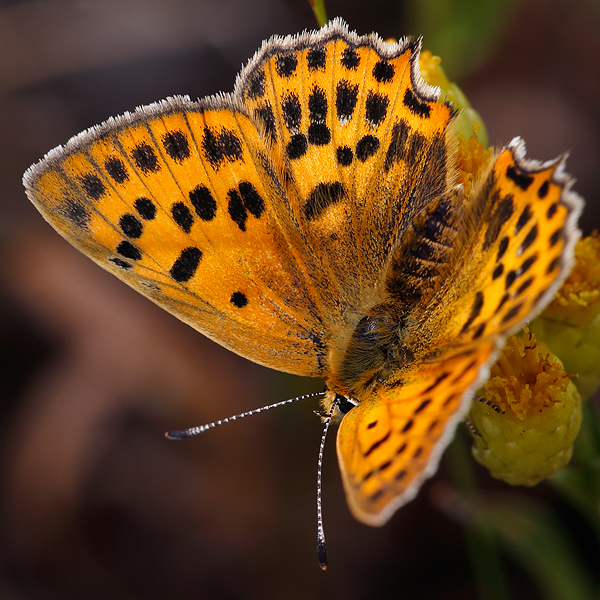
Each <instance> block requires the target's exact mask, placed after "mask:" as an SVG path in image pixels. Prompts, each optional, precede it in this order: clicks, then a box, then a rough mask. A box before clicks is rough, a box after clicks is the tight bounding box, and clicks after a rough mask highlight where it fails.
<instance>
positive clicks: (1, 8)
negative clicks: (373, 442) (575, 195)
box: [0, 0, 600, 600]
mask: <svg viewBox="0 0 600 600" xmlns="http://www.w3.org/2000/svg"><path fill="white" fill-rule="evenodd" d="M481 6H485V7H487V9H486V10H487V12H486V11H485V10H482V9H481ZM488 9H489V10H488ZM328 12H329V16H330V17H334V16H342V17H344V18H345V19H346V21H347V22H348V23H349V25H350V27H351V28H353V29H356V30H357V31H358V32H359V33H360V34H364V33H368V32H370V31H373V30H375V31H377V32H379V33H380V34H381V35H382V36H383V37H384V38H386V37H400V36H402V35H405V34H420V33H423V34H424V35H425V43H424V46H425V47H426V48H430V49H432V50H433V51H434V52H439V53H440V54H442V58H444V57H447V61H446V60H445V61H444V63H443V64H445V65H446V66H447V71H448V74H449V75H450V76H451V77H452V78H457V80H458V81H459V82H460V84H461V86H462V88H463V90H464V91H465V92H466V93H467V95H468V97H469V99H470V100H471V102H472V104H473V105H474V106H475V107H476V108H477V109H478V110H479V111H480V113H481V115H482V117H483V119H484V121H485V123H486V125H487V127H488V131H489V134H490V142H492V143H494V144H501V143H506V142H508V141H510V139H511V138H512V137H513V136H515V135H521V136H522V137H523V138H524V139H525V140H526V142H527V149H528V153H529V156H531V157H533V158H537V159H540V160H546V159H550V158H553V157H554V156H556V155H558V154H560V153H561V152H563V151H565V150H568V149H571V156H570V158H569V162H568V170H569V171H570V172H571V173H572V174H573V175H574V176H575V177H577V180H578V181H577V184H576V188H575V189H576V190H577V191H578V192H579V193H580V194H581V195H583V196H584V197H585V198H586V200H587V203H588V204H587V207H586V213H585V215H584V218H583V219H582V226H583V228H584V230H585V232H586V233H589V232H590V231H591V229H592V228H593V227H594V226H598V225H599V224H600V216H599V210H598V206H599V203H598V190H599V189H600V168H599V165H600V161H599V158H600V144H599V140H600V111H599V110H598V107H599V106H600V77H598V73H600V36H599V35H598V31H600V5H599V4H598V3H597V2H592V1H591V0H590V1H584V0H579V1H578V2H573V3H568V4H567V3H564V2H562V1H560V0H556V1H552V0H523V1H521V2H499V1H497V2H487V3H485V2H483V3H477V2H468V1H467V0H463V1H462V2H454V3H453V2H444V3H441V2H440V3H437V4H436V2H434V1H433V0H429V1H428V2H413V3H401V2H391V1H387V0H369V1H368V2H367V1H364V2H344V1H343V0H337V1H336V2H333V1H330V2H329V3H328ZM471 17H473V18H471ZM473 19H474V20H475V21H474V22H473ZM465 23H466V24H465ZM314 27H315V21H314V17H313V16H312V13H311V11H310V8H309V5H308V3H307V2H305V1H303V0H254V1H249V0H237V1H236V0H231V1H222V0H197V1H195V2H194V1H192V0H152V1H146V2H144V1H142V0H80V1H77V2H75V1H66V0H62V1H61V0H58V1H50V0H31V1H16V0H15V1H12V2H11V1H4V2H1V3H0V211H1V221H0V223H1V230H0V375H1V378H0V400H1V403H0V427H1V433H2V436H1V438H0V490H1V492H0V494H1V495H0V597H1V598H10V599H15V600H20V599H29V598H32V599H46V598H48V599H54V598H69V599H70V598H74V599H79V598H82V599H83V598H86V599H87V598H109V597H110V598H117V599H121V598H123V599H128V600H129V599H131V600H137V599H149V600H152V599H155V598H156V599H158V598H161V599H163V598H174V597H177V598H181V599H184V600H185V599H187V598H224V599H227V598H244V599H253V598H274V599H282V600H283V599H285V600H295V599H298V600H300V599H305V598H313V599H320V598H327V599H328V600H335V599H338V598H339V599H344V600H351V599H354V598H402V599H404V600H409V599H413V598H415V599H428V598H436V599H437V598H444V599H452V598H460V599H470V598H476V597H477V592H476V588H475V586H474V583H473V575H472V573H471V567H470V564H469V560H468V556H467V551H466V549H465V545H464V537H463V530H462V528H461V527H460V525H459V524H457V523H456V522H454V521H453V520H452V519H451V518H449V517H447V516H446V515H445V514H444V513H443V512H441V511H440V510H438V509H437V508H436V506H437V505H438V504H439V503H436V502H434V499H435V498H436V497H437V495H438V494H439V491H440V490H444V489H445V486H447V485H448V471H447V468H446V467H445V466H444V465H442V468H441V470H440V472H439V473H438V475H436V477H435V478H434V479H433V480H432V481H430V482H428V483H427V484H426V485H425V486H424V488H423V490H422V491H421V493H420V494H419V496H418V498H417V500H415V501H413V502H412V503H410V504H409V505H407V506H406V507H404V508H403V509H402V510H400V511H399V512H398V513H397V514H396V515H395V516H394V518H393V519H392V520H391V522H390V523H389V524H387V525H386V526H385V527H383V528H381V529H372V528H369V527H366V526H364V525H361V524H359V523H358V522H356V521H355V520H354V519H353V518H352V517H351V515H350V514H349V512H348V509H347V507H346V502H345V499H344V494H343V490H342V485H341V481H340V477H339V472H338V468H337V464H336V458H335V449H334V445H335V444H334V440H333V436H332V437H331V439H330V441H329V446H328V448H327V452H326V460H325V473H324V510H325V528H326V529H325V530H326V534H327V539H328V550H329V558H330V569H329V571H328V572H327V573H322V572H320V571H319V569H318V567H317V562H316V550H315V545H316V522H315V508H314V505H315V479H316V473H315V471H316V463H317V451H318V443H319V438H320V434H321V425H320V423H319V420H318V418H317V417H316V416H315V415H314V414H313V413H312V410H313V409H315V408H317V404H316V401H312V400H306V401H303V402H300V403H297V404H294V405H292V406H288V407H286V408H282V409H279V410H277V411H274V412H272V413H270V414H266V415H261V416H258V417H254V418H252V419H248V420H246V421H244V422H242V423H239V422H238V423H234V424H232V425H228V426H227V427H223V428H220V429H218V430H215V431H212V432H209V433H207V434H205V435H202V436H200V437H198V438H196V439H194V440H188V441H186V442H179V443H176V442H169V441H167V440H165V439H164V437H163V432H164V431H165V430H167V429H173V428H182V427H187V426H192V425H196V424H201V423H204V422H207V421H212V420H214V419H218V418H222V417H225V416H228V415H230V414H233V413H237V412H241V411H244V410H249V409H251V408H255V407H258V406H261V405H263V404H267V403H271V402H276V401H279V400H282V399H285V398H287V397H292V396H296V395H298V394H301V393H307V392H310V391H317V390H319V389H321V386H322V384H321V382H319V381H315V380H309V379H300V378H297V377H292V376H287V375H283V374H279V373H276V372H273V371H269V370H267V369H264V368H262V367H259V366H256V365H254V364H252V363H250V362H248V361H245V360H243V359H241V358H238V357H237V356H235V355H233V354H232V353H230V352H227V351H226V350H224V349H222V348H220V347H219V346H217V345H216V344H214V343H212V342H210V341H209V340H207V339H205V338H203V337H202V336H201V335H199V334H197V333H195V332H194V331H192V330H191V329H189V328H188V327H186V326H185V325H183V324H181V323H179V322H178V321H177V320H176V319H174V318H173V317H171V316H169V315H167V314H166V313H165V312H163V311H162V310H161V309H159V308H157V307H156V306H154V305H153V304H151V303H150V302H148V301H147V300H145V299H143V298H142V297H141V296H138V295H137V294H136V293H135V292H133V291H132V290H130V289H129V288H127V287H126V286H125V285H124V284H122V283H120V282H119V281H117V280H116V279H115V278H113V277H112V276H110V275H108V274H107V273H105V272H104V271H102V270H101V269H100V268H98V267H97V266H95V265H94V264H93V263H92V262H91V261H89V260H88V259H87V258H85V257H83V256H82V255H80V254H78V253H77V252H76V251H75V250H73V249H72V248H71V247H70V246H69V245H68V244H67V243H66V242H64V241H63V240H62V239H61V238H60V237H59V236H58V235H57V234H56V233H54V232H53V231H52V230H51V229H50V227H49V226H47V225H46V224H45V223H44V222H43V220H42V218H41V217H40V216H39V214H37V212H36V211H35V209H34V208H33V207H32V206H31V205H30V204H29V202H28V201H27V199H26V197H25V194H24V191H23V188H22V185H21V175H22V173H23V171H24V170H25V169H26V168H27V167H28V166H29V165H30V164H31V163H32V162H34V161H37V160H38V159H39V158H41V157H42V155H43V154H44V153H45V152H47V151H48V150H49V149H51V148H52V147H54V146H56V145H57V144H60V143H64V142H66V141H67V139H68V138H69V137H70V136H72V135H74V134H76V133H78V132H79V131H81V130H83V129H84V128H87V127H90V126H92V125H94V124H97V123H99V122H101V121H103V120H105V119H107V118H108V117H109V116H111V115H116V114H120V113H123V112H124V111H127V110H133V109H134V108H135V107H136V106H138V105H142V104H147V103H150V102H153V101H156V100H159V99H161V98H164V97H166V96H169V95H174V94H188V95H190V96H191V97H192V98H196V97H202V96H205V95H208V94H213V93H216V92H218V91H220V90H223V91H230V90H232V88H233V83H234V79H235V75H236V73H237V72H238V70H239V68H240V66H241V65H242V64H243V63H245V62H246V61H247V60H248V59H249V58H250V57H251V56H252V54H253V52H254V51H255V50H256V49H257V48H258V47H259V45H260V43H261V41H262V40H263V39H264V38H267V37H269V36H270V35H273V34H276V33H277V34H288V33H295V32H298V31H300V30H302V29H304V28H314ZM478 474H479V475H480V477H481V481H482V484H483V485H484V486H485V489H486V490H488V491H489V493H490V494H494V493H497V492H498V493H502V492H503V491H505V490H506V489H507V486H504V485H502V484H499V483H497V482H494V481H492V480H491V479H490V477H489V476H488V475H487V474H486V473H485V472H484V471H483V470H481V469H479V470H478ZM524 493H526V494H529V495H531V496H532V497H534V498H536V499H539V500H540V501H543V502H544V503H547V504H548V505H549V506H551V507H553V509H555V510H556V511H558V513H559V514H560V515H562V517H564V519H565V522H566V523H567V526H568V527H569V529H570V531H571V533H572V535H573V536H574V540H575V543H576V544H578V543H583V542H581V540H583V541H584V542H586V543H587V542H588V541H589V540H588V539H587V538H586V535H587V534H586V531H585V524H584V523H582V522H581V521H580V520H578V517H577V515H575V514H573V513H572V512H570V509H569V508H568V507H567V506H565V505H564V504H563V503H562V501H561V500H560V499H559V498H557V497H556V495H555V494H554V492H553V491H552V489H551V488H550V487H549V486H547V485H545V484H542V485H540V486H538V487H536V488H534V489H532V490H528V491H526V492H524ZM597 550H598V549H597V548H596V551H597ZM506 568H507V570H508V574H509V578H510V583H511V586H512V590H513V593H514V597H515V598H521V597H522V598H537V597H539V596H538V592H537V591H536V589H535V587H534V585H533V583H532V582H531V581H530V580H529V578H528V576H527V575H526V574H525V573H524V572H523V571H522V570H521V569H520V566H519V564H517V561H514V560H511V559H510V558H508V559H507V561H506Z"/></svg>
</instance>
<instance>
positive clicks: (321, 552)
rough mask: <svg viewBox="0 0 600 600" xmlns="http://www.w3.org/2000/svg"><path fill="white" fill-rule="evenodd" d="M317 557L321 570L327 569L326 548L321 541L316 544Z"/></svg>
mask: <svg viewBox="0 0 600 600" xmlns="http://www.w3.org/2000/svg"><path fill="white" fill-rule="evenodd" d="M317 558H318V559H319V566H320V567H321V570H322V571H327V550H326V549H325V544H324V543H323V542H321V541H319V543H318V544H317Z"/></svg>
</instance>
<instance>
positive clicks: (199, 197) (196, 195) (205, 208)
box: [189, 185, 217, 221]
mask: <svg viewBox="0 0 600 600" xmlns="http://www.w3.org/2000/svg"><path fill="white" fill-rule="evenodd" d="M189 197H190V202H191V203H192V206H193V207H194V209H195V210H196V214H197V215H198V216H199V217H200V218H201V219H202V220H203V221H211V220H212V219H214V218H215V215H216V214H217V202H216V200H215V199H214V198H213V195H212V193H211V191H210V190H209V189H208V188H207V187H206V186H204V185H198V186H196V187H195V188H194V189H193V190H192V191H191V192H190V193H189Z"/></svg>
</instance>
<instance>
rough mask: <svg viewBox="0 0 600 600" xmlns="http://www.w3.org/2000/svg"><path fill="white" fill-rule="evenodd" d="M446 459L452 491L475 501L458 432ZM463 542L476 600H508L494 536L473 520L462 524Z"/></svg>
mask: <svg viewBox="0 0 600 600" xmlns="http://www.w3.org/2000/svg"><path fill="white" fill-rule="evenodd" d="M446 459H447V461H448V470H449V472H450V479H451V480H452V484H453V486H454V489H455V490H456V491H457V492H458V493H459V494H460V495H462V496H465V497H468V498H470V499H476V498H477V496H479V486H478V483H477V477H476V475H475V470H474V469H473V458H472V457H471V454H470V452H469V450H468V447H467V444H466V442H465V437H464V435H462V432H461V431H460V430H459V431H457V433H456V437H455V438H454V441H453V442H452V444H450V446H449V447H448V450H447V451H446ZM465 542H466V546H467V551H468V553H469V559H470V561H471V567H472V569H473V575H474V577H475V582H476V585H477V589H478V591H479V598H480V600H510V599H511V597H512V596H511V593H510V589H509V587H508V582H507V580H506V576H505V574H504V568H503V566H502V561H501V559H500V552H499V549H498V540H497V537H496V535H495V534H494V533H493V532H491V531H490V530H486V529H484V528H480V527H478V526H477V524H476V521H475V522H472V523H466V524H465Z"/></svg>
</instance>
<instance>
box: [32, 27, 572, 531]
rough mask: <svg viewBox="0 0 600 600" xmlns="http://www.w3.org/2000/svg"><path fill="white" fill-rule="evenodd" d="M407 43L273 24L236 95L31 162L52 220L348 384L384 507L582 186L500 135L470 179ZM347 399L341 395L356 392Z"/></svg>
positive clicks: (130, 124) (354, 493)
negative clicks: (467, 181)
mask: <svg viewBox="0 0 600 600" xmlns="http://www.w3.org/2000/svg"><path fill="white" fill-rule="evenodd" d="M418 53H419V43H418V42H417V41H414V40H403V41H401V42H400V43H399V44H386V43H384V42H382V41H381V40H380V39H379V38H377V37H376V36H364V37H359V36H357V35H356V34H353V33H350V32H348V30H347V28H346V26H345V25H344V24H343V23H342V22H341V21H338V20H336V21H334V22H332V23H331V24H330V25H328V26H326V27H325V28H323V29H322V30H320V31H318V32H313V33H304V34H300V35H298V36H294V37H288V38H273V39H272V40H269V41H268V42H265V44H264V45H263V47H262V48H261V49H260V50H259V51H258V52H257V54H256V55H255V57H254V58H253V59H252V60H251V61H250V63H249V64H248V65H247V66H246V67H245V68H244V69H243V71H242V73H241V74H240V76H239V77H238V80H237V82H236V87H235V92H234V93H233V94H232V95H220V96H215V97H212V98H208V99H205V100H202V101H199V102H191V101H189V100H188V99H186V98H172V99H168V100H166V101H163V102H161V103H157V104H154V105H151V106H149V107H144V108H141V109H138V110H137V111H136V112H135V113H133V114H128V115H125V116H123V117H120V118H117V119H111V120H109V121H107V122H106V123H105V124H103V125H101V126H99V127H97V128H93V129H91V130H88V131H87V132H84V133H83V134H80V135H79V136H76V137H75V138H73V139H72V140H71V141H70V142H68V143H67V144H66V145H65V146H64V147H59V148H57V149H55V150H53V151H52V152H50V153H49V154H48V155H47V156H46V157H45V159H44V160H43V161H41V162H40V163H39V164H37V165H34V166H33V167H32V168H31V169H30V170H29V171H28V172H27V173H26V175H25V178H24V182H25V186H26V189H27V193H28V195H29V197H30V199H31V200H32V201H33V202H34V204H35V205H36V206H37V207H38V209H39V210H40V212H41V213H42V214H43V215H44V217H45V218H46V219H47V220H48V221H49V222H50V223H51V225H52V226H53V227H55V228H56V229H57V231H58V232H59V233H60V234H61V235H63V236H64V237H65V238H66V239H67V240H68V241H70V242H71V243H72V244H73V245H74V246H76V247H77V248H79V249H80V250H82V251H83V252H84V253H86V254H88V255H89V256H90V257H91V258H92V259H93V260H95V261H96V262H97V263H98V264H100V265H101V266H102V267H104V268H105V269H107V270H109V271H111V272H112V273H114V274H115V275H116V276H118V277H119V278H121V279H122V280H123V281H125V282H126V283H128V284H129V285H131V286H132V287H134V288H135V289H137V290H138V291H140V292H141V293H142V294H144V295H146V296H147V297H148V298H150V299H151V300H153V301H154V302H156V303H157V304H159V305H160V306H162V307H163V308H165V309H166V310H168V311H169V312H171V313H173V314H174V315H176V316H177V317H178V318H180V319H181V320H183V321H185V322H187V323H189V324H190V325H191V326H192V327H194V328H196V329H198V330H199V331H201V332H202V333H204V334H205V335H207V336H209V337H211V338H212V339H214V340H215V341H217V342H218V343H220V344H222V345H224V346H225V347H227V348H230V349H231V350H233V351H235V352H237V353H239V354H241V355H242V356H245V357H247V358H249V359H251V360H253V361H255V362H258V363H260V364H263V365H266V366H269V367H272V368H275V369H279V370H283V371H287V372H290V373H295V374H299V375H305V376H313V377H324V378H325V379H326V381H327V388H328V392H327V395H326V397H325V401H324V409H325V410H327V411H329V410H331V407H332V406H333V402H334V399H335V398H336V395H339V396H340V397H342V398H348V399H349V402H347V403H344V404H343V405H342V406H343V407H344V409H348V411H347V413H346V414H344V416H343V418H342V421H341V425H340V429H339V433H338V442H337V448H338V457H339V461H340V468H341V470H342V476H343V480H344V485H345V489H346V493H347V497H348V501H349V505H350V508H351V509H352V512H353V513H354V514H355V516H356V517H357V518H359V519H360V520H362V521H363V522H365V523H369V524H372V525H381V524H383V523H384V522H385V521H386V520H387V519H388V518H389V517H390V516H391V514H392V513H393V512H394V510H396V508H398V506H400V505H401V504H403V503H405V502H406V501H408V500H409V499H410V498H412V497H413V496H414V494H415V493H416V491H417V489H418V487H419V485H420V484H421V482H422V481H423V480H424V479H425V478H426V477H427V476H429V475H430V474H431V473H432V472H433V471H434V470H435V468H436V466H437V462H438V460H439V457H440V455H441V452H442V451H443V449H444V448H445V446H446V445H447V443H448V441H449V440H450V439H451V436H452V434H453V431H454V428H455V425H456V423H457V422H458V420H459V419H460V418H461V417H462V415H463V414H464V412H465V411H466V409H467V407H468V404H469V402H470V399H471V396H472V394H473V391H474V389H475V388H476V386H477V385H478V384H480V383H481V382H482V380H483V379H484V378H485V376H486V372H487V370H486V369H487V365H489V363H490V361H491V360H492V359H493V356H494V353H495V352H496V351H497V350H498V348H499V347H500V346H501V344H502V342H503V339H504V337H505V336H506V335H508V334H510V333H511V332H513V331H514V330H515V329H517V328H518V327H519V326H521V325H522V323H523V322H524V321H526V320H527V319H528V318H529V317H530V316H531V315H532V314H533V313H535V312H537V311H539V310H541V308H542V307H543V306H544V305H545V304H546V303H547V302H548V301H549V300H550V298H551V296H552V294H553V292H554V291H555V290H556V287H557V286H558V285H559V284H560V282H561V281H562V279H563V278H564V277H565V276H566V273H567V271H568V269H569V267H570V264H571V260H572V253H573V246H574V244H575V241H576V239H577V236H578V231H577V229H576V225H575V223H576V218H577V215H578V213H579V212H580V210H581V200H580V199H579V198H578V197H577V196H576V195H575V194H574V193H573V192H571V191H570V186H571V180H570V179H569V178H568V177H567V176H566V174H565V173H564V171H563V161H562V160H559V161H552V162H549V163H545V164H541V163H535V162H532V161H528V160H526V159H525V157H524V149H523V144H522V142H520V141H519V140H515V141H513V142H512V143H511V144H510V145H509V146H508V147H506V148H504V149H502V150H499V151H497V153H496V154H495V155H494V157H493V159H492V160H491V161H490V163H489V165H488V167H487V168H486V169H485V170H484V172H483V174H482V175H481V177H480V178H479V180H478V181H477V182H476V183H475V186H474V188H473V191H472V192H471V193H470V194H469V195H468V197H466V196H465V193H464V190H463V188H462V186H461V185H458V184H457V183H456V178H457V172H456V166H455V150H454V142H453V141H452V140H453V138H452V134H451V131H450V126H451V124H452V121H453V119H454V118H455V114H456V113H455V110H454V109H453V108H452V106H451V105H450V104H448V103H444V102H438V95H439V94H438V91H437V90H436V89H435V88H430V87H429V86H427V85H426V84H425V83H424V82H423V81H422V80H421V79H420V77H419V74H418V63H417V58H418ZM350 407H352V408H350Z"/></svg>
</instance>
